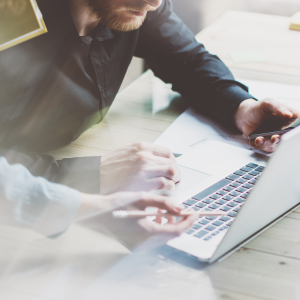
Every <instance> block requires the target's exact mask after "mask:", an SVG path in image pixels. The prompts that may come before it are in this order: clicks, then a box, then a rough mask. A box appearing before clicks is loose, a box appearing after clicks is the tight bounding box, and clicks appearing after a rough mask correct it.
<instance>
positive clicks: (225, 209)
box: [220, 206, 231, 211]
mask: <svg viewBox="0 0 300 300" xmlns="http://www.w3.org/2000/svg"><path fill="white" fill-rule="evenodd" d="M230 209H231V208H230V207H228V206H223V207H221V208H220V210H223V211H229V210H230Z"/></svg>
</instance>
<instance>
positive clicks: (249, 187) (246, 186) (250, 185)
mask: <svg viewBox="0 0 300 300" xmlns="http://www.w3.org/2000/svg"><path fill="white" fill-rule="evenodd" d="M243 188H245V189H252V188H253V184H250V183H245V184H244V185H243Z"/></svg>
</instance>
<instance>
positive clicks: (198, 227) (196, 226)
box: [192, 224, 203, 230]
mask: <svg viewBox="0 0 300 300" xmlns="http://www.w3.org/2000/svg"><path fill="white" fill-rule="evenodd" d="M202 226H203V225H201V224H194V225H193V226H192V228H193V229H196V230H197V229H200V228H201V227H202Z"/></svg>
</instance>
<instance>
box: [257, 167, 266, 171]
mask: <svg viewBox="0 0 300 300" xmlns="http://www.w3.org/2000/svg"><path fill="white" fill-rule="evenodd" d="M264 168H265V167H263V166H260V167H258V168H256V169H255V171H257V172H262V171H263V170H264Z"/></svg>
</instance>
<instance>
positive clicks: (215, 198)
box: [209, 194, 221, 200]
mask: <svg viewBox="0 0 300 300" xmlns="http://www.w3.org/2000/svg"><path fill="white" fill-rule="evenodd" d="M209 198H211V199H214V200H217V199H219V198H221V196H220V195H216V194H213V195H211V196H209Z"/></svg>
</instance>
